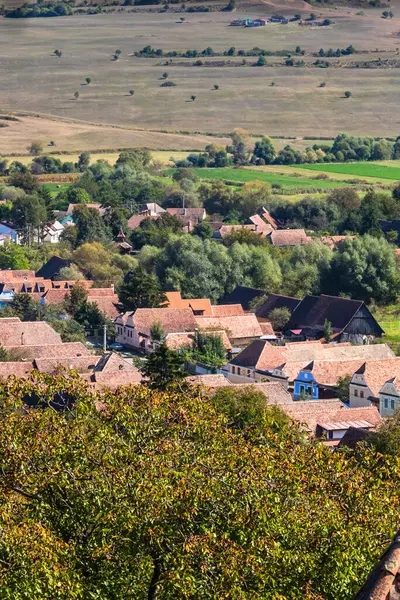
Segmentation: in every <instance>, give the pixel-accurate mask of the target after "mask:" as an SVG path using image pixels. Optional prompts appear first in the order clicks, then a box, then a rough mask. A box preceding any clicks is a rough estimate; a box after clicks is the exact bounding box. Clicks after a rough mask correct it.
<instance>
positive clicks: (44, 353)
mask: <svg viewBox="0 0 400 600" xmlns="http://www.w3.org/2000/svg"><path fill="white" fill-rule="evenodd" d="M7 349H8V350H15V351H17V352H18V354H19V356H21V358H26V359H29V360H33V359H35V358H64V357H68V356H89V355H91V352H90V350H89V349H88V348H86V346H84V345H83V344H81V342H65V343H61V344H46V345H44V346H8V347H7Z"/></svg>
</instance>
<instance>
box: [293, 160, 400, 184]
mask: <svg viewBox="0 0 400 600" xmlns="http://www.w3.org/2000/svg"><path fill="white" fill-rule="evenodd" d="M296 167H298V168H300V169H307V170H309V171H322V172H324V173H344V174H346V175H354V176H356V177H368V176H369V177H379V179H391V180H395V181H396V180H399V179H400V167H389V166H387V164H385V165H381V164H379V163H369V162H360V163H337V164H336V163H332V164H316V165H296Z"/></svg>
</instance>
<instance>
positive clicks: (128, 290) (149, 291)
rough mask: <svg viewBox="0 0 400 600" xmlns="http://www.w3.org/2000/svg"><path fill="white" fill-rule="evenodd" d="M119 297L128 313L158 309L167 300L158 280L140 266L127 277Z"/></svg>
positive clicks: (120, 289)
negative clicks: (138, 309) (137, 310)
mask: <svg viewBox="0 0 400 600" xmlns="http://www.w3.org/2000/svg"><path fill="white" fill-rule="evenodd" d="M118 295H119V299H120V302H121V304H122V306H123V307H124V309H125V310H127V311H128V310H129V311H130V310H132V311H135V310H136V309H137V308H158V307H159V306H161V304H163V303H164V302H166V299H167V298H166V296H165V294H164V292H162V291H161V288H160V285H159V282H158V281H157V279H156V278H155V277H154V276H153V275H148V274H147V273H145V272H144V270H143V269H142V267H140V266H139V267H138V268H137V269H136V270H135V271H133V273H129V274H128V275H127V276H126V277H125V280H124V282H123V283H122V285H121V287H120V288H119V292H118Z"/></svg>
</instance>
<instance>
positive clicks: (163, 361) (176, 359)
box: [142, 342, 186, 390]
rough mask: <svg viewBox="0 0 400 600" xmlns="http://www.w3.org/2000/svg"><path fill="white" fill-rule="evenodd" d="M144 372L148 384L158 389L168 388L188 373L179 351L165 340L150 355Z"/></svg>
mask: <svg viewBox="0 0 400 600" xmlns="http://www.w3.org/2000/svg"><path fill="white" fill-rule="evenodd" d="M142 374H143V376H144V377H146V378H147V379H148V382H147V385H148V386H149V387H151V388H153V389H158V390H165V389H167V388H168V387H169V386H170V385H172V384H174V383H177V382H179V381H181V380H182V379H184V377H185V375H186V373H185V372H184V370H183V368H182V358H181V357H180V356H179V354H178V353H177V352H174V351H173V350H170V349H169V348H168V346H167V344H166V343H165V342H163V343H162V344H161V345H160V346H159V348H158V349H157V350H156V351H155V352H153V354H151V355H150V356H149V358H148V360H147V361H146V364H145V365H144V367H143V368H142Z"/></svg>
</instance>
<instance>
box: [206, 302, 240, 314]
mask: <svg viewBox="0 0 400 600" xmlns="http://www.w3.org/2000/svg"><path fill="white" fill-rule="evenodd" d="M211 311H212V316H213V317H236V316H238V315H244V314H245V313H244V310H243V306H242V305H241V304H219V305H214V306H212V307H211Z"/></svg>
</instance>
